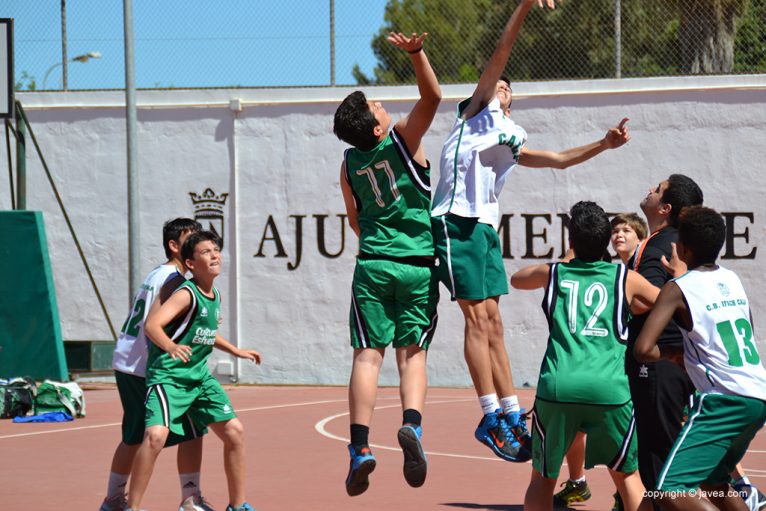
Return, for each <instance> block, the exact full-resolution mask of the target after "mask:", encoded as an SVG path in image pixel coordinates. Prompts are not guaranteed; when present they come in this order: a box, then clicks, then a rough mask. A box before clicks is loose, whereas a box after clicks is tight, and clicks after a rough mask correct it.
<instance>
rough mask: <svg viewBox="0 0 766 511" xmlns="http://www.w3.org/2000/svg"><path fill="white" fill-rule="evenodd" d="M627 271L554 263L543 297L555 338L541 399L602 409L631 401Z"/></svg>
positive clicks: (617, 266) (597, 264)
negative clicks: (627, 369)
mask: <svg viewBox="0 0 766 511" xmlns="http://www.w3.org/2000/svg"><path fill="white" fill-rule="evenodd" d="M627 271H628V270H627V268H626V267H625V266H624V265H622V264H612V263H608V262H605V261H595V262H585V261H581V260H579V259H573V260H572V261H571V262H568V263H554V264H551V267H550V278H549V281H548V288H547V289H546V291H545V297H544V298H543V311H544V312H545V315H546V316H547V318H548V326H549V328H550V337H549V338H548V348H547V350H546V352H545V358H544V359H543V363H542V367H541V368H540V379H539V381H538V384H537V397H538V398H539V399H543V400H545V401H554V402H559V403H588V404H598V405H621V404H625V403H627V402H628V401H630V389H629V387H628V377H627V376H626V374H625V349H626V346H627V339H628V328H627V324H628V323H627V319H628V317H627V315H628V304H627V301H626V298H625V282H626V279H627Z"/></svg>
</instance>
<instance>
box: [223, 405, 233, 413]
mask: <svg viewBox="0 0 766 511" xmlns="http://www.w3.org/2000/svg"><path fill="white" fill-rule="evenodd" d="M230 412H231V406H229V405H223V413H230Z"/></svg>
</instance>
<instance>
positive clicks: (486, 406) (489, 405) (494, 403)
mask: <svg viewBox="0 0 766 511" xmlns="http://www.w3.org/2000/svg"><path fill="white" fill-rule="evenodd" d="M479 404H480V405H481V411H482V413H484V415H487V414H488V413H492V412H494V411H495V410H497V409H498V408H500V401H498V400H497V394H487V395H486V396H479Z"/></svg>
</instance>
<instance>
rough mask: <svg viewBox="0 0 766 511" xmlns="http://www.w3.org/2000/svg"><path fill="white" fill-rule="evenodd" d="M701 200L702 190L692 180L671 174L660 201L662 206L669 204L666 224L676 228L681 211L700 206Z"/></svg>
mask: <svg viewBox="0 0 766 511" xmlns="http://www.w3.org/2000/svg"><path fill="white" fill-rule="evenodd" d="M702 199H703V196H702V190H701V189H700V187H699V186H698V185H697V183H695V182H694V180H693V179H692V178H690V177H687V176H684V175H683V174H671V175H670V177H669V178H668V187H667V188H665V191H664V192H663V193H662V199H661V200H662V203H663V204H670V215H669V216H668V223H670V225H672V226H673V227H678V215H680V214H681V210H682V209H684V208H686V207H689V206H700V205H702Z"/></svg>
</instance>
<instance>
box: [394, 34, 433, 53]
mask: <svg viewBox="0 0 766 511" xmlns="http://www.w3.org/2000/svg"><path fill="white" fill-rule="evenodd" d="M427 36H428V33H427V32H423V33H422V34H420V35H418V34H416V33H415V32H413V33H412V36H411V37H407V36H405V35H404V34H402V33H401V32H391V33H390V34H388V40H389V42H390V43H391V44H393V45H394V46H396V47H397V48H401V49H403V50H406V51H407V52H408V53H417V52H418V51H420V49H421V48H422V47H423V41H425V39H426V37H427Z"/></svg>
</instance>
